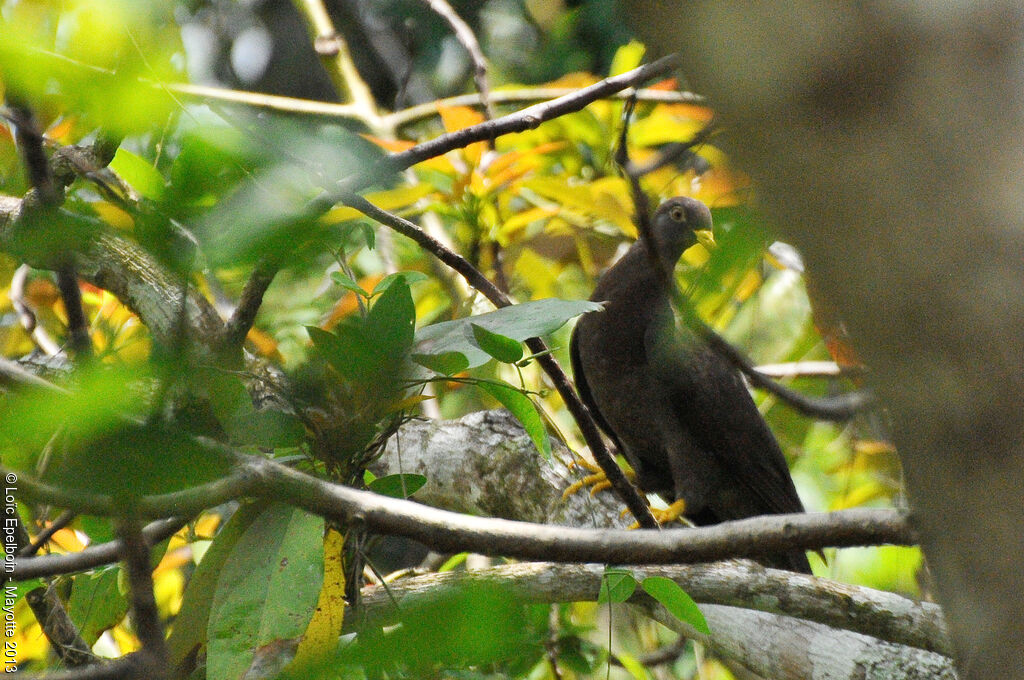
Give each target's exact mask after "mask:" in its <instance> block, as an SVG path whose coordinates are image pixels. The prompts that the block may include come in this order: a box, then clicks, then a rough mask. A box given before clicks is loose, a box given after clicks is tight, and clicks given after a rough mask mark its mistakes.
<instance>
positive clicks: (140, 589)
mask: <svg viewBox="0 0 1024 680" xmlns="http://www.w3.org/2000/svg"><path fill="white" fill-rule="evenodd" d="M117 530H118V533H119V534H120V535H121V543H122V545H123V547H124V550H123V553H122V555H123V557H124V570H125V573H126V574H127V576H128V590H129V594H130V597H131V600H130V602H131V609H132V623H133V624H134V627H135V634H136V635H138V636H139V640H140V641H141V642H142V650H141V651H142V652H143V656H142V657H141V659H140V660H141V661H142V662H143V666H144V668H145V670H146V677H148V678H155V679H157V680H159V679H160V678H165V677H167V676H168V675H169V674H170V666H169V661H168V659H169V658H170V657H169V655H168V652H167V643H166V641H165V640H164V630H163V626H162V625H161V624H160V611H159V609H157V606H156V597H155V595H154V594H153V574H152V567H150V559H149V556H150V550H149V543H148V542H147V541H146V536H145V535H144V534H143V533H142V528H141V527H140V526H139V524H138V522H137V521H136V520H135V519H133V518H125V519H122V520H121V521H120V522H118V527H117Z"/></svg>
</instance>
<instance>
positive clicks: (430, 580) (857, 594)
mask: <svg viewBox="0 0 1024 680" xmlns="http://www.w3.org/2000/svg"><path fill="white" fill-rule="evenodd" d="M603 572H604V567H603V566H601V565H598V564H551V563H548V562H534V563H529V564H509V565H502V566H498V567H491V568H489V569H480V570H471V571H462V572H443V573H437V574H427V575H423V576H416V577H414V578H410V579H404V580H397V581H392V582H390V583H389V584H388V589H387V591H386V590H385V589H384V588H383V587H379V586H372V587H368V588H365V589H364V590H363V596H362V604H363V605H364V606H365V607H366V617H367V618H366V619H365V620H367V621H370V622H372V623H373V624H374V625H391V624H394V623H396V622H397V621H398V619H399V617H400V614H401V611H402V609H403V608H407V607H408V606H409V605H410V604H412V603H414V602H415V601H416V600H417V599H418V598H424V597H443V596H444V594H445V593H448V592H453V591H456V590H457V589H459V588H462V587H464V586H466V585H467V584H473V583H490V584H498V585H500V586H501V587H503V588H507V589H509V591H510V593H511V594H512V595H513V596H514V597H515V599H516V600H518V601H521V602H529V603H553V602H584V601H596V600H597V595H598V592H599V590H600V587H601V578H602V574H603ZM630 572H631V573H632V574H633V576H634V577H635V578H636V579H637V580H638V581H642V580H643V579H645V578H647V577H648V576H663V577H666V578H670V579H672V580H673V581H675V582H676V583H678V584H679V585H680V586H681V587H682V588H683V590H685V591H686V592H687V594H689V595H690V597H692V598H693V599H694V600H696V601H697V602H698V603H700V604H717V605H726V606H730V607H742V608H746V609H752V610H756V611H762V612H765V613H769V614H777V615H782V616H789V617H794V618H799V619H804V620H807V621H813V622H816V623H820V624H823V625H826V626H829V627H830V628H833V629H839V630H848V631H852V632H855V633H861V634H863V635H870V636H872V637H875V638H878V639H879V640H885V641H887V642H891V643H894V644H899V645H905V646H908V647H915V648H918V649H922V650H926V651H930V652H937V653H940V654H943V655H946V656H949V655H950V642H949V636H948V633H947V631H946V627H945V622H944V620H943V618H942V612H941V610H940V609H939V606H938V605H935V604H931V603H922V602H915V601H914V600H910V599H908V598H905V597H903V596H901V595H896V594H894V593H887V592H883V591H878V590H872V589H870V588H864V587H860V586H852V585H848V584H845V583H839V582H837V581H831V580H828V579H823V578H816V577H813V576H807V575H805V574H796V573H793V572H789V571H781V570H778V569H767V568H765V567H762V566H761V565H759V564H755V563H753V562H749V561H746V560H732V561H727V562H716V563H714V564H694V565H673V566H664V567H633V568H631V569H630ZM353 618H356V617H346V620H350V619H353ZM712 632H714V629H712Z"/></svg>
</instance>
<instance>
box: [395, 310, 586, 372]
mask: <svg viewBox="0 0 1024 680" xmlns="http://www.w3.org/2000/svg"><path fill="white" fill-rule="evenodd" d="M600 308H601V305H600V304H598V303H596V302H589V301H587V300H559V299H556V298H548V299H544V300H533V301H531V302H524V303H522V304H519V305H512V306H510V307H504V308H502V309H498V310H496V311H493V312H488V313H486V314H478V315H476V316H470V317H466V318H464V319H456V320H454V321H443V322H441V323H437V324H433V325H431V326H425V327H423V328H421V329H420V330H419V331H418V332H417V333H416V347H415V350H414V351H415V352H416V353H417V354H424V355H435V356H436V355H441V354H446V353H449V352H460V353H462V354H463V355H465V357H466V359H468V361H469V366H468V367H469V368H472V367H474V366H480V365H481V364H484V363H486V362H487V361H488V360H489V359H490V358H491V357H490V355H488V354H487V353H486V352H484V351H483V350H481V349H480V347H479V346H478V345H477V343H476V339H475V338H474V336H473V330H472V324H476V325H478V326H480V327H481V328H484V329H486V330H488V331H490V332H492V333H498V334H500V335H503V336H505V337H507V338H512V339H513V340H516V341H519V342H522V341H525V340H528V339H529V338H534V337H540V336H544V335H547V334H549V333H552V332H554V331H555V330H557V329H558V328H559V327H561V326H562V325H563V324H564V323H565V322H566V321H568V320H569V319H571V318H573V317H576V316H579V315H580V314H584V313H586V312H592V311H595V310H598V309H600Z"/></svg>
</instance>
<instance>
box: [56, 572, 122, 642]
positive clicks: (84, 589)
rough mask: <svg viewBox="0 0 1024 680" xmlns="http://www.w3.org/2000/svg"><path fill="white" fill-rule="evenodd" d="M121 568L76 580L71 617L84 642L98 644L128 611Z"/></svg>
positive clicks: (69, 610)
mask: <svg viewBox="0 0 1024 680" xmlns="http://www.w3.org/2000/svg"><path fill="white" fill-rule="evenodd" d="M119 571H120V569H119V568H118V567H108V568H106V569H102V570H100V571H98V572H95V573H91V574H78V575H77V576H75V577H74V579H73V580H72V586H71V598H70V599H69V600H68V614H70V616H71V620H72V621H74V623H75V626H76V627H77V628H78V631H79V632H80V633H81V634H82V639H83V640H85V641H86V642H87V643H88V644H89V645H93V644H95V642H96V640H98V639H99V637H100V635H102V634H103V632H104V631H106V630H109V629H110V628H113V627H114V626H115V625H117V623H118V622H120V621H121V619H123V618H124V615H125V614H126V613H127V612H128V600H127V599H126V598H125V596H124V594H123V593H122V592H121V591H120V590H119V589H118V572H119Z"/></svg>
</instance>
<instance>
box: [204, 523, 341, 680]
mask: <svg viewBox="0 0 1024 680" xmlns="http://www.w3.org/2000/svg"><path fill="white" fill-rule="evenodd" d="M323 533H324V521H323V519H321V518H319V517H315V516H313V515H309V514H307V513H305V512H303V511H301V510H297V509H294V508H290V507H288V506H285V505H271V506H269V507H266V508H264V509H263V511H262V512H261V513H260V514H259V516H258V517H257V518H256V519H255V521H253V523H252V524H251V525H250V526H249V527H248V528H247V529H246V530H245V533H244V534H243V535H242V536H241V538H240V539H239V540H238V542H237V543H236V544H235V546H234V549H233V550H232V551H231V554H230V555H229V556H228V558H227V560H226V561H225V562H224V566H223V568H222V569H221V573H220V577H219V578H218V580H217V588H216V590H215V592H214V596H213V606H212V607H211V609H210V621H209V627H208V631H209V647H208V650H209V651H208V654H207V659H206V663H207V673H208V675H209V677H214V678H241V677H243V676H244V675H245V674H246V672H247V671H248V670H249V669H250V668H252V666H253V665H254V664H256V663H257V662H260V661H262V660H263V658H264V657H265V656H267V652H268V650H278V651H281V650H284V649H286V648H287V647H288V646H290V645H291V644H296V638H298V637H299V636H300V635H302V633H303V632H304V631H305V630H306V628H307V627H308V626H309V622H310V619H311V618H312V616H313V612H314V610H315V608H316V603H317V600H318V599H319V596H320V590H321V586H322V585H323V573H324V572H323V569H324V563H323ZM274 656H275V657H279V658H286V657H287V653H286V652H284V653H278V654H275V655H274Z"/></svg>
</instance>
